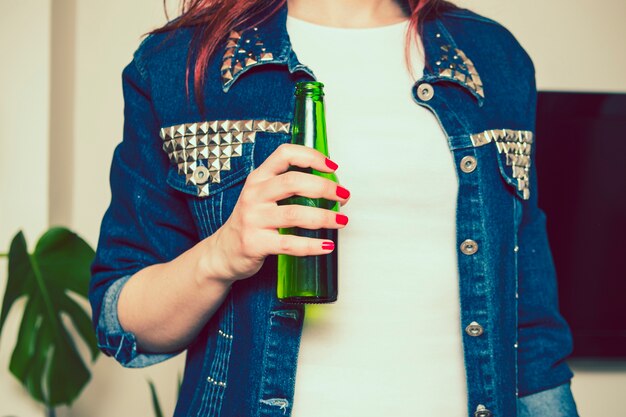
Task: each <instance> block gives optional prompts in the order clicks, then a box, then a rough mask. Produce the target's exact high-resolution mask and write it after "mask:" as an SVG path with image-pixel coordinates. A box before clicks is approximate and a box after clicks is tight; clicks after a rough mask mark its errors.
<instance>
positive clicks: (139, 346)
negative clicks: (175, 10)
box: [91, 0, 577, 417]
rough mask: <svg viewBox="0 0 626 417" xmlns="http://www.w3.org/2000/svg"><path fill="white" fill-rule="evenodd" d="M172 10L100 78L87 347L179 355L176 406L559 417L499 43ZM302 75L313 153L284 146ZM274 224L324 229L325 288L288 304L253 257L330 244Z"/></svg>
mask: <svg viewBox="0 0 626 417" xmlns="http://www.w3.org/2000/svg"><path fill="white" fill-rule="evenodd" d="M184 5H185V8H184V13H183V15H182V16H181V17H180V18H178V19H176V20H174V21H172V22H170V23H169V24H168V25H166V26H165V27H164V28H162V29H159V30H157V31H155V33H153V34H152V35H151V36H150V37H148V38H147V39H146V40H145V41H144V42H143V43H142V45H141V46H140V47H139V48H138V50H137V51H136V53H135V55H134V58H133V61H132V62H131V63H130V64H129V65H128V66H127V67H126V68H125V69H124V73H123V82H124V84H123V85H124V97H125V126H124V138H123V141H122V142H121V143H120V144H119V145H118V147H117V148H116V150H115V153H114V157H113V163H112V169H111V189H112V201H111V205H110V207H109V209H108V211H107V213H106V214H105V217H104V219H103V223H102V228H101V237H100V241H99V244H98V251H97V257H96V260H95V261H94V264H93V266H92V272H93V279H92V286H91V301H92V305H93V317H94V323H95V325H96V330H97V335H98V341H99V346H100V348H101V349H102V350H103V351H104V352H105V353H107V354H109V355H112V356H114V357H115V358H116V359H117V360H118V361H120V362H121V363H122V364H123V365H124V366H128V367H141V366H147V365H149V364H152V363H156V362H159V361H162V360H164V359H167V358H169V357H171V356H173V355H175V354H177V353H179V352H181V351H183V350H185V349H186V350H187V363H186V368H185V375H184V380H183V385H182V389H181V395H180V398H179V401H178V404H177V407H176V412H175V415H176V416H191V415H193V416H217V415H221V416H223V417H224V416H256V415H259V416H261V415H262V416H274V415H276V416H284V415H292V416H295V417H306V416H322V415H323V416H329V417H330V416H348V415H349V416H354V415H358V416H378V415H381V414H383V413H384V415H398V416H409V415H416V414H420V415H421V414H424V415H431V414H432V415H446V416H453V415H455V416H462V415H465V416H468V415H469V416H475V417H489V416H502V417H510V416H515V415H519V416H546V415H550V416H554V417H556V416H567V417H571V416H576V415H577V414H576V409H575V405H574V401H573V399H572V397H571V392H570V389H569V381H570V378H571V377H572V373H571V371H570V369H569V368H568V366H567V364H566V363H565V362H564V359H565V358H566V356H567V355H568V354H569V353H570V351H571V335H570V333H569V329H568V327H567V324H566V323H565V321H564V320H563V318H562V317H561V315H560V314H559V312H558V306H557V298H556V297H557V296H556V282H555V276H554V269H553V264H552V260H551V255H550V250H549V247H548V242H547V238H546V231H545V223H544V222H545V219H544V215H543V213H542V212H541V211H540V210H539V209H538V207H537V192H536V191H537V188H536V175H535V171H534V165H533V163H532V161H533V158H534V154H533V153H532V149H533V129H534V117H535V113H534V112H535V100H536V89H535V81H534V69H533V65H532V62H531V60H530V58H529V57H528V56H527V55H526V53H525V52H524V50H523V49H522V48H521V47H520V46H519V44H518V43H517V42H516V40H515V39H514V38H513V36H512V35H511V34H510V33H509V32H507V31H506V29H504V28H503V27H502V26H500V25H499V24H497V23H496V22H493V21H491V20H489V19H486V18H484V17H481V16H478V15H476V14H474V13H472V12H470V11H467V10H464V9H458V8H455V7H454V6H452V5H451V4H448V3H444V2H442V1H438V0H430V1H428V0H422V1H407V2H401V1H393V0H368V1H363V0H360V1H358V2H357V1H351V0H342V1H337V0H325V1H321V0H315V1H313V0H288V1H281V0H274V1H261V0H257V1H252V0H249V1H236V0H221V1H201V0H198V1H186V2H184ZM418 33H419V36H418ZM315 79H318V80H320V81H323V82H324V83H325V84H326V93H327V98H328V99H327V109H328V130H329V147H330V152H331V156H332V158H333V160H330V159H328V158H325V157H324V156H323V155H321V154H320V153H317V152H316V151H314V150H311V149H307V148H304V147H300V146H296V145H290V144H288V142H289V140H290V136H289V130H290V121H291V117H292V107H293V88H294V86H295V83H296V82H298V81H304V80H315ZM335 160H336V161H337V162H338V163H339V164H340V165H341V167H340V168H338V166H337V163H336V162H335ZM290 166H299V167H304V168H308V167H310V168H313V169H316V170H319V171H323V172H333V171H335V170H338V171H337V172H338V175H339V177H340V178H341V180H342V184H350V187H349V188H350V190H348V189H347V186H346V187H344V186H342V185H340V186H338V185H337V184H335V183H333V182H331V181H329V180H326V179H324V178H321V177H316V176H313V175H309V174H305V173H300V172H287V169H288V168H289V167H290ZM291 195H303V196H307V197H311V198H319V197H323V198H326V199H330V200H335V201H338V202H339V203H340V204H341V205H342V206H344V207H343V209H342V210H343V213H342V214H340V215H337V214H336V213H334V212H331V211H326V210H324V209H312V208H306V207H301V206H284V205H281V206H279V205H278V204H277V201H280V200H282V199H284V198H286V197H288V196H291ZM348 202H350V204H346V203H348ZM348 218H350V225H347V222H348ZM294 226H299V227H305V228H311V229H317V228H337V229H344V230H342V231H341V232H340V235H341V236H342V237H341V240H340V243H338V244H339V245H340V246H341V248H338V249H339V250H340V252H339V253H340V259H339V263H340V267H339V268H340V270H339V276H340V286H341V287H340V294H339V300H338V301H337V303H335V304H330V305H323V306H316V308H315V309H313V308H309V307H307V309H306V313H307V314H306V315H305V310H304V309H303V307H302V306H300V305H289V304H281V303H280V302H279V301H278V300H277V298H276V260H275V256H274V255H276V254H280V253H285V254H290V255H295V256H307V255H319V254H324V253H329V251H332V250H334V249H333V244H334V242H332V243H333V244H329V243H331V242H325V241H319V240H314V239H307V238H299V237H295V236H285V235H280V234H279V233H278V231H277V229H278V228H280V227H294Z"/></svg>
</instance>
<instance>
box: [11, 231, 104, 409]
mask: <svg viewBox="0 0 626 417" xmlns="http://www.w3.org/2000/svg"><path fill="white" fill-rule="evenodd" d="M94 255H95V254H94V251H93V249H92V248H91V247H90V246H89V245H88V244H87V243H86V242H85V241H84V240H83V239H81V238H80V237H79V236H78V235H77V234H76V233H73V232H72V231H70V230H68V229H66V228H63V227H53V228H51V229H50V230H48V231H47V232H46V233H44V235H43V236H42V237H41V238H40V239H39V241H38V242H37V245H36V247H35V250H34V252H33V253H29V252H28V248H27V245H26V239H25V238H24V234H23V233H22V232H21V231H20V232H18V233H17V234H16V235H15V237H14V238H13V240H12V242H11V245H10V250H9V252H8V253H7V254H0V256H3V257H7V258H8V279H7V285H6V290H5V292H4V296H3V301H2V309H1V310H0V336H1V335H2V328H3V326H4V323H5V322H6V319H7V316H8V314H9V311H10V310H11V307H12V306H13V305H14V304H15V302H16V301H17V300H18V299H21V298H24V299H25V307H24V310H23V312H22V319H21V324H20V327H19V331H18V335H17V341H16V343H15V347H14V349H13V353H12V355H11V360H10V363H9V370H10V372H11V373H12V374H13V375H14V376H15V377H16V378H17V379H18V380H19V381H20V382H21V383H22V385H23V386H24V388H25V389H26V390H28V392H29V394H30V396H31V397H32V398H33V399H34V400H36V401H38V402H41V403H43V404H44V405H45V406H46V409H47V410H48V417H52V416H54V415H55V412H54V410H55V407H56V406H59V405H70V404H72V402H73V401H74V400H75V399H76V398H77V397H78V395H79V394H80V392H81V391H82V389H83V388H84V387H85V386H86V384H87V383H88V381H89V379H90V377H91V373H90V371H89V369H88V367H87V365H86V364H85V361H84V360H83V358H82V357H81V355H80V353H79V352H78V349H77V348H76V343H75V340H74V337H80V338H81V339H82V340H83V341H84V342H85V344H86V345H87V347H88V348H89V353H90V358H91V361H92V362H93V361H95V359H96V358H97V356H98V353H99V351H98V348H97V345H96V339H95V335H94V332H93V328H92V325H91V319H90V317H89V314H88V313H87V312H86V311H85V309H84V308H83V307H82V306H81V303H82V301H83V300H84V299H86V298H87V291H88V287H89V279H90V275H91V274H90V265H91V263H92V261H93V258H94ZM64 318H65V319H67V320H64ZM68 321H70V322H71V323H72V325H73V327H74V330H75V332H72V331H70V329H68V327H67V322H68ZM74 335H76V336H74ZM5 337H13V335H11V336H6V335H5Z"/></svg>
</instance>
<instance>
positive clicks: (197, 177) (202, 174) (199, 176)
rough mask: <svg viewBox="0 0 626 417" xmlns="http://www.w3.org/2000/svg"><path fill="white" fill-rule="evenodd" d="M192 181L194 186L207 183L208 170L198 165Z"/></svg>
mask: <svg viewBox="0 0 626 417" xmlns="http://www.w3.org/2000/svg"><path fill="white" fill-rule="evenodd" d="M193 180H194V181H195V183H196V184H205V183H206V182H207V181H209V169H208V168H207V167H205V166H204V165H198V166H197V167H196V169H195V170H194V171H193Z"/></svg>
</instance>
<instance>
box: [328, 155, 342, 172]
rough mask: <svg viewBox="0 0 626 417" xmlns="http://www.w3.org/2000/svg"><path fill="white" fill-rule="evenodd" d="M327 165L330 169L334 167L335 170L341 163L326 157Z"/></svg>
mask: <svg viewBox="0 0 626 417" xmlns="http://www.w3.org/2000/svg"><path fill="white" fill-rule="evenodd" d="M325 162H326V166H327V167H328V168H330V169H332V170H333V171H334V170H336V169H337V168H338V167H339V165H337V164H336V163H334V162H333V161H331V160H330V159H328V158H326V161H325Z"/></svg>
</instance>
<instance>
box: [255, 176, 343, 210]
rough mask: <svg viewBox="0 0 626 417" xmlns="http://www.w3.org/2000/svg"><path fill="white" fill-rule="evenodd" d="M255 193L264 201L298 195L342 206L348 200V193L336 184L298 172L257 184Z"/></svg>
mask: <svg viewBox="0 0 626 417" xmlns="http://www.w3.org/2000/svg"><path fill="white" fill-rule="evenodd" d="M257 192H258V194H259V197H260V196H262V199H263V200H265V201H280V200H283V199H285V198H287V197H291V196H294V195H298V196H302V197H308V198H325V199H327V200H333V201H339V202H340V203H341V204H342V205H343V204H345V203H346V202H347V201H348V199H349V198H350V192H349V191H348V190H346V189H345V188H343V187H341V186H340V185H338V184H337V183H336V182H334V181H331V180H329V179H327V178H323V177H320V176H317V175H311V174H307V173H303V172H298V171H289V172H285V173H284V174H281V175H278V176H276V177H273V178H271V179H269V180H267V181H265V182H263V183H262V184H259V187H258V189H257Z"/></svg>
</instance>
